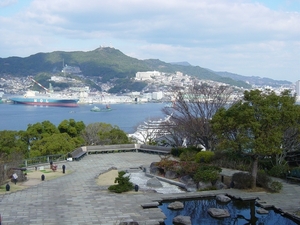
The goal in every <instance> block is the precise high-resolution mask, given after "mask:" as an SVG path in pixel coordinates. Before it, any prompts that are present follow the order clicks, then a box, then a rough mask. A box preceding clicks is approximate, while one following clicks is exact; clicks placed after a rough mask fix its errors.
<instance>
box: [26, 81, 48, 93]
mask: <svg viewBox="0 0 300 225" xmlns="http://www.w3.org/2000/svg"><path fill="white" fill-rule="evenodd" d="M29 79H30V80H31V81H32V82H34V83H36V84H37V85H39V86H40V87H41V88H43V89H44V90H45V91H46V92H48V93H51V92H53V90H52V87H51V84H50V88H49V89H48V88H46V87H44V86H43V85H41V84H40V83H39V82H37V81H36V80H35V79H33V78H32V77H29Z"/></svg>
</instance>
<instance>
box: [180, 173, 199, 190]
mask: <svg viewBox="0 0 300 225" xmlns="http://www.w3.org/2000/svg"><path fill="white" fill-rule="evenodd" d="M179 182H181V183H184V184H185V189H186V190H187V191H190V192H192V191H197V184H196V183H195V181H194V180H193V178H192V177H191V176H189V175H186V176H182V177H180V179H179Z"/></svg>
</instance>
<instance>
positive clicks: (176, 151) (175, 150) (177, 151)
mask: <svg viewBox="0 0 300 225" xmlns="http://www.w3.org/2000/svg"><path fill="white" fill-rule="evenodd" d="M185 150H186V149H185V148H172V149H171V154H172V155H173V156H175V157H179V156H180V155H181V153H183V152H184V151H185Z"/></svg>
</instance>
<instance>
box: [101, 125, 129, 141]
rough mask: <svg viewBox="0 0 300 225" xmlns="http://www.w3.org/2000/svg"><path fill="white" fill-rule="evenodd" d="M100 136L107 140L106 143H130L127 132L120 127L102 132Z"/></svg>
mask: <svg viewBox="0 0 300 225" xmlns="http://www.w3.org/2000/svg"><path fill="white" fill-rule="evenodd" d="M99 136H100V139H102V140H106V144H110V145H114V144H129V143H130V141H129V138H128V136H127V134H126V133H125V132H124V131H122V130H121V129H119V128H118V127H114V128H112V129H111V130H110V131H108V132H104V133H101V134H100V135H99Z"/></svg>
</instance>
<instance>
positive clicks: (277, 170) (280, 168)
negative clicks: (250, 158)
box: [268, 165, 288, 178]
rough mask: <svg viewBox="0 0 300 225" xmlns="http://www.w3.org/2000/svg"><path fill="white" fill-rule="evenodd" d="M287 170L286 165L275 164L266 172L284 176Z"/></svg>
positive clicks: (274, 175)
mask: <svg viewBox="0 0 300 225" xmlns="http://www.w3.org/2000/svg"><path fill="white" fill-rule="evenodd" d="M287 171H288V165H276V166H273V167H272V168H271V169H270V170H269V171H268V174H269V175H270V176H272V177H279V178H285V174H286V173H287Z"/></svg>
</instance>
